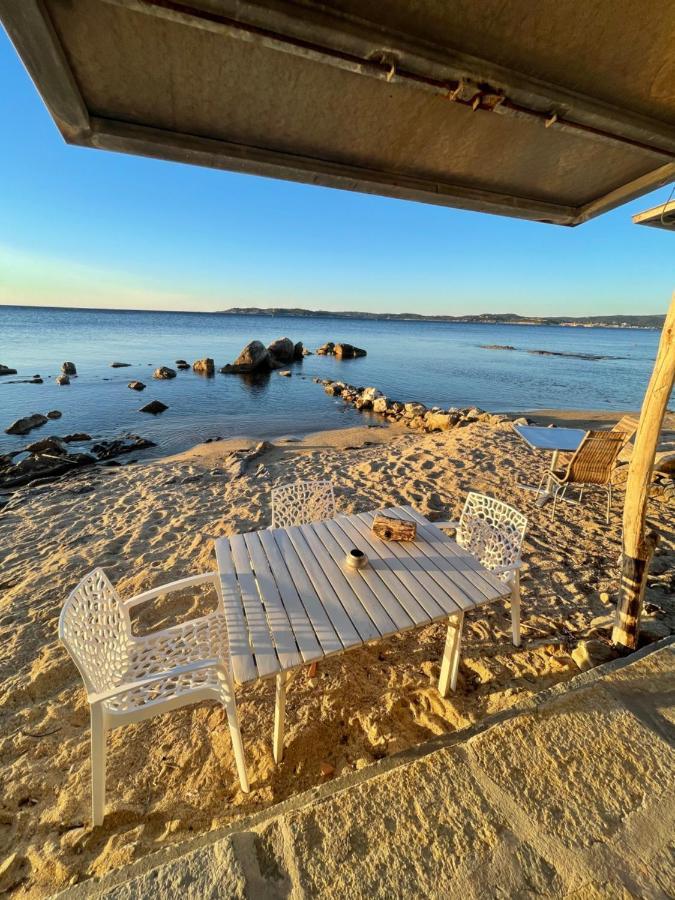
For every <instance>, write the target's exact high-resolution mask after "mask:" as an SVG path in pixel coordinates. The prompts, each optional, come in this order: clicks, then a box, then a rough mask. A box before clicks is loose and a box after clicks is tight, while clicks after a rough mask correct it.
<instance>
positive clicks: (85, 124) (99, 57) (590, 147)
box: [0, 0, 675, 225]
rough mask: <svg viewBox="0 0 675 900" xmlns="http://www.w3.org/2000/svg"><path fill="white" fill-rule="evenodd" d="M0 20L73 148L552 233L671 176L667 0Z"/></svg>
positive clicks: (195, 7)
mask: <svg viewBox="0 0 675 900" xmlns="http://www.w3.org/2000/svg"><path fill="white" fill-rule="evenodd" d="M0 15H1V17H2V21H3V23H4V24H5V27H6V29H7V31H8V33H9V35H10V37H11V39H12V41H13V42H14V44H15V46H16V48H17V50H18V52H19V54H20V56H21V58H22V59H23V61H24V63H25V65H26V67H27V69H28V71H29V72H30V74H31V76H32V77H33V80H34V81H35V84H36V86H37V88H38V90H39V91H40V93H41V95H42V97H43V99H44V101H45V103H46V104H47V106H48V108H49V110H50V112H51V114H52V116H53V118H54V120H55V122H56V124H57V126H58V127H59V129H60V131H61V133H62V134H63V136H64V138H65V139H66V140H67V141H68V142H70V143H73V144H80V145H83V146H89V147H96V148H102V149H107V150H117V151H122V152H126V153H134V154H140V155H144V156H153V157H158V158H162V159H170V160H176V161H180V162H186V163H193V164H197V165H204V166H212V167H215V168H221V169H230V170H234V171H240V172H250V173H255V174H259V175H267V176H272V177H277V178H286V179H291V180H294V181H303V182H309V183H313V184H321V185H328V186H331V187H338V188H344V189H347V190H355V191H365V192H368V193H375V194H385V195H388V196H393V197H402V198H406V199H412V200H420V201H424V202H429V203H436V204H441V205H447V206H459V207H463V208H466V209H474V210H482V211H486V212H493V213H501V214H505V215H511V216H518V217H521V218H526V219H535V220H539V221H544V222H554V223H557V224H562V225H576V224H579V223H580V222H584V221H586V220H587V219H589V218H591V217H593V216H595V215H597V214H599V213H601V212H604V211H605V210H608V209H612V208H614V207H616V206H618V205H620V204H621V203H624V202H626V201H628V200H630V199H632V198H635V197H638V196H640V195H642V194H644V193H646V192H648V191H650V190H653V189H654V188H656V187H659V186H661V185H664V184H666V183H668V182H669V181H671V180H673V179H675V3H673V2H671V0H667V2H664V0H641V2H639V3H636V2H635V0H605V2H603V0H600V2H595V3H588V2H582V0H538V2H536V3H535V2H532V0H510V2H508V3H504V2H503V0H481V2H479V3H478V2H475V0H388V2H386V3H383V2H368V0H332V2H331V3H330V5H328V4H320V3H316V2H312V0H187V2H173V0H18V2H17V0H0ZM15 125H16V128H18V129H19V130H20V122H17V123H15Z"/></svg>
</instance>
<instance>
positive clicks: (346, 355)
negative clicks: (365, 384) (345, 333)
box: [333, 344, 366, 359]
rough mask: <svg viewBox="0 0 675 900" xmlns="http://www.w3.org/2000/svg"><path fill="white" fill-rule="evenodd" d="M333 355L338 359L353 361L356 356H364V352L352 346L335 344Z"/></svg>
mask: <svg viewBox="0 0 675 900" xmlns="http://www.w3.org/2000/svg"><path fill="white" fill-rule="evenodd" d="M333 353H334V354H335V356H336V357H337V358H338V359H355V358H356V357H357V356H366V351H365V350H362V349H361V348H360V347H354V346H353V345H352V344H336V345H335V349H334V350H333Z"/></svg>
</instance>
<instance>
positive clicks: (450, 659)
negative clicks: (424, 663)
mask: <svg viewBox="0 0 675 900" xmlns="http://www.w3.org/2000/svg"><path fill="white" fill-rule="evenodd" d="M463 624H464V613H463V612H460V613H457V615H455V616H451V618H450V621H449V622H448V634H447V637H446V639H445V650H444V651H443V662H442V663H441V676H440V678H439V679H438V690H439V693H440V695H441V697H447V696H448V690H452V691H454V690H455V688H456V687H457V672H458V670H459V650H460V646H461V643H462V625H463Z"/></svg>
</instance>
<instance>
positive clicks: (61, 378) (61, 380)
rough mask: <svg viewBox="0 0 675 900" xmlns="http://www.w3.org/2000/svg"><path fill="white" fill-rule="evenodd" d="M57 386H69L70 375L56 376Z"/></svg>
mask: <svg viewBox="0 0 675 900" xmlns="http://www.w3.org/2000/svg"><path fill="white" fill-rule="evenodd" d="M56 383H57V384H70V375H66V373H65V372H64V373H63V374H62V375H58V376H57V378H56Z"/></svg>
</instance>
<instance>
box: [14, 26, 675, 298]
mask: <svg viewBox="0 0 675 900" xmlns="http://www.w3.org/2000/svg"><path fill="white" fill-rule="evenodd" d="M0 84H1V85H2V91H0V122H2V123H3V131H4V134H3V135H2V140H0V179H1V181H0V303H5V304H6V303H26V304H37V305H64V306H89V307H95V306H100V307H122V308H124V307H126V308H130V309H177V310H180V309H189V310H214V309H224V308H227V307H229V306H301V307H305V308H320V309H334V310H339V309H350V310H352V309H354V310H373V311H393V312H404V311H415V312H422V313H447V314H463V313H468V312H473V313H477V312H519V313H523V314H541V315H547V314H548V315H587V314H602V313H624V314H625V313H655V312H662V311H664V310H665V309H666V308H667V306H668V302H669V299H670V294H671V292H672V290H673V287H674V286H675V285H674V283H675V277H674V275H675V241H674V238H673V235H672V234H669V233H667V232H660V231H657V230H655V229H649V228H639V227H636V226H634V225H633V224H632V223H631V221H630V216H631V213H634V212H636V211H638V210H642V209H646V208H647V207H648V206H652V205H656V204H657V203H658V202H663V201H665V200H666V198H667V196H668V193H669V190H668V189H662V190H660V191H657V192H655V193H654V194H651V195H649V196H648V197H643V198H642V199H641V200H639V201H637V202H635V203H632V204H628V205H626V206H624V207H622V208H620V209H618V210H616V211H614V212H611V213H608V214H607V215H605V216H601V217H600V218H599V219H596V220H594V221H592V222H590V223H587V224H586V225H583V226H581V227H579V228H576V229H567V228H560V227H555V226H551V225H540V224H537V223H530V222H520V221H517V220H515V219H507V218H503V217H500V216H488V215H483V214H479V213H470V212H464V211H462V210H452V209H445V208H440V207H433V206H426V205H423V204H418V203H406V202H404V201H400V200H392V199H388V198H385V197H371V196H366V195H361V194H353V193H348V192H344V191H336V190H330V189H326V188H318V187H310V186H307V185H297V184H291V183H288V182H282V181H273V180H270V179H263V178H256V177H252V176H245V175H236V174H231V173H227V172H217V171H214V170H210V169H200V168H197V167H190V166H182V165H177V164H175V163H168V162H159V161H156V160H146V159H140V158H134V157H131V156H122V155H117V154H113V153H105V152H101V151H94V150H88V149H83V148H78V147H69V146H66V144H65V143H64V142H63V140H62V138H61V137H60V135H59V133H58V131H57V130H56V127H55V126H54V124H53V123H52V121H51V119H50V117H49V115H48V113H47V111H46V109H45V107H44V105H43V104H42V101H41V99H40V98H39V96H38V94H37V92H36V90H35V88H34V86H33V85H32V83H31V81H30V79H29V77H28V75H27V74H26V72H25V71H24V69H23V67H22V65H21V63H20V62H19V59H18V57H17V55H16V53H15V51H14V49H13V47H12V45H11V44H10V42H9V40H8V39H7V37H6V35H5V33H4V32H3V31H2V29H1V28H0Z"/></svg>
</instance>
